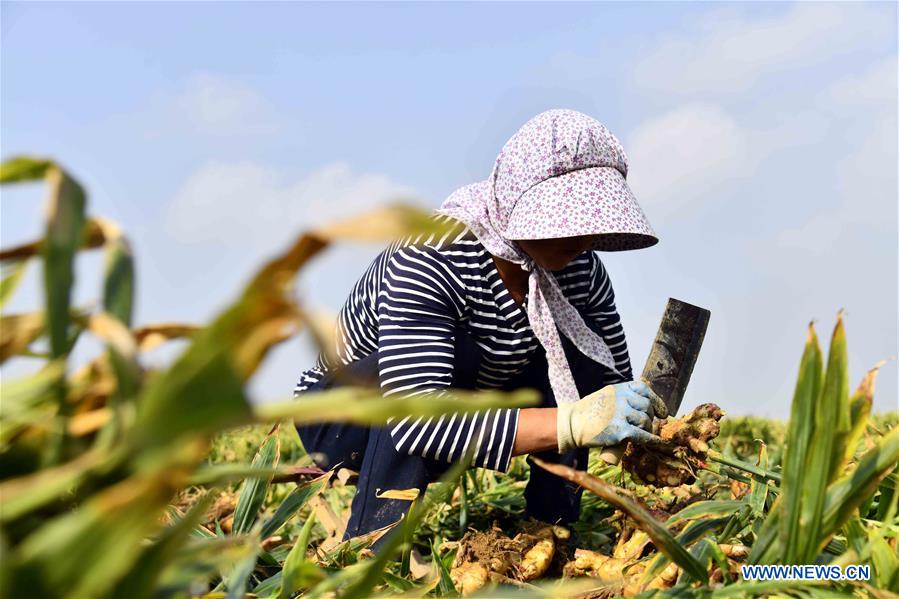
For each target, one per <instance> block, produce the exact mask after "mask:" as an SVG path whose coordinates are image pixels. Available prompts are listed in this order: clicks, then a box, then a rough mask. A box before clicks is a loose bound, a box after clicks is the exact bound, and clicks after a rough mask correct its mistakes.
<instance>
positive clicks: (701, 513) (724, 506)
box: [665, 499, 746, 528]
mask: <svg viewBox="0 0 899 599" xmlns="http://www.w3.org/2000/svg"><path fill="white" fill-rule="evenodd" d="M744 505H746V502H745V501H743V500H740V499H712V500H706V501H697V502H695V503H691V504H690V505H688V506H687V507H685V508H684V509H682V510H680V511H679V512H677V513H676V514H674V515H673V516H671V517H670V518H668V520H667V521H666V522H665V525H666V526H668V527H669V528H670V527H672V526H674V525H675V524H677V523H679V522H684V521H686V520H698V519H701V518H716V517H719V516H727V515H730V514H733V513H734V512H736V511H737V510H739V509H740V508H742V507H743V506H744Z"/></svg>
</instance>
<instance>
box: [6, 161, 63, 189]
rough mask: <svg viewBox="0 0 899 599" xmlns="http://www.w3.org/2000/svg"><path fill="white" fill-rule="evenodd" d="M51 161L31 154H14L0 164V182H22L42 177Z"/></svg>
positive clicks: (51, 163) (51, 164)
mask: <svg viewBox="0 0 899 599" xmlns="http://www.w3.org/2000/svg"><path fill="white" fill-rule="evenodd" d="M52 166H53V161H51V160H47V159H46V158H34V157H32V156H16V157H15V158H10V159H9V160H7V161H5V162H4V163H3V164H0V183H3V184H6V183H22V182H26V181H37V180H38V179H43V178H44V177H45V176H46V174H47V170H48V169H50V168H51V167H52Z"/></svg>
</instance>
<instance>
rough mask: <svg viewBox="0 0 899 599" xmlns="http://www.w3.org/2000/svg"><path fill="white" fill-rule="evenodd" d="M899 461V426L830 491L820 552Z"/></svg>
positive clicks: (822, 522) (825, 505)
mask: <svg viewBox="0 0 899 599" xmlns="http://www.w3.org/2000/svg"><path fill="white" fill-rule="evenodd" d="M897 462H899V427H897V428H894V429H893V430H891V431H890V432H889V433H887V434H886V435H885V436H884V437H883V438H882V439H881V440H880V442H878V443H877V444H876V445H875V446H874V447H873V448H871V449H870V450H869V451H868V452H866V453H865V454H864V455H863V456H862V458H861V460H859V463H858V466H856V467H855V469H854V470H853V471H852V472H850V473H848V474H846V475H844V476H843V477H842V478H840V479H839V480H837V481H836V482H834V484H833V485H831V486H830V488H829V489H827V495H826V497H825V501H824V506H823V509H822V517H821V526H820V532H819V535H818V536H819V539H820V540H819V546H817V547H815V549H816V550H817V549H820V547H821V546H823V545H824V544H825V543H826V542H827V540H828V539H829V538H830V537H831V536H832V535H833V534H834V533H835V532H836V531H837V530H839V529H840V528H841V527H842V526H843V524H844V523H845V522H846V521H847V520H848V519H849V517H850V516H852V514H853V513H854V512H855V511H856V509H857V508H858V506H859V505H861V503H862V502H863V501H865V499H866V498H867V497H868V495H870V494H871V493H873V492H874V491H875V490H876V489H877V486H878V485H879V484H880V481H881V480H882V479H883V478H884V477H886V476H887V474H889V473H890V471H891V470H892V469H893V468H895V467H896V463H897Z"/></svg>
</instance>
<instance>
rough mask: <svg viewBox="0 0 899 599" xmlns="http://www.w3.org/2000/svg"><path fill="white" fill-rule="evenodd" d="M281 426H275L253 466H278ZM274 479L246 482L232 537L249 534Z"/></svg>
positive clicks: (268, 467) (254, 479)
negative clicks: (279, 431) (279, 430)
mask: <svg viewBox="0 0 899 599" xmlns="http://www.w3.org/2000/svg"><path fill="white" fill-rule="evenodd" d="M279 428H280V427H279V425H275V427H274V428H273V429H272V431H271V432H270V433H269V434H268V437H266V439H265V441H263V442H262V446H261V447H260V448H259V451H258V452H257V454H256V457H254V458H253V466H254V467H257V468H260V469H261V468H266V469H271V468H273V467H274V466H277V465H278V459H279V457H280V455H281V452H280V450H281V440H280V439H279V437H278V429H279ZM271 479H272V477H271V476H269V477H266V478H263V479H259V478H252V479H248V480H246V481H244V483H243V486H242V487H241V489H240V496H239V498H238V500H237V507H236V508H235V510H234V523H233V524H232V527H231V534H232V535H240V534H244V533H248V532H249V531H250V529H251V528H253V524H254V523H255V522H256V519H257V518H258V516H259V510H260V508H261V507H262V504H263V503H264V502H265V496H266V494H267V493H268V486H269V483H270V482H271Z"/></svg>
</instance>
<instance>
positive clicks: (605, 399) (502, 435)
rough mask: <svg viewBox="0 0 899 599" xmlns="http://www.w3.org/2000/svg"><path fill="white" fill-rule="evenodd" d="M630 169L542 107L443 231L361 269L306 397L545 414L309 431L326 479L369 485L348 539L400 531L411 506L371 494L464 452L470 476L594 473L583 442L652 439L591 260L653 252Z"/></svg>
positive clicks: (360, 489) (597, 129) (564, 495)
mask: <svg viewBox="0 0 899 599" xmlns="http://www.w3.org/2000/svg"><path fill="white" fill-rule="evenodd" d="M627 168H628V167H627V157H626V156H625V154H624V150H623V149H622V147H621V144H620V143H619V142H618V140H617V139H616V138H615V136H614V135H612V134H611V133H610V132H609V131H608V130H607V129H606V128H605V127H604V126H603V125H602V124H601V123H599V122H598V121H596V120H594V119H592V118H590V117H589V116H586V115H584V114H582V113H580V112H576V111H573V110H549V111H547V112H543V113H541V114H539V115H537V116H536V117H534V118H533V119H531V120H530V121H528V122H527V123H526V124H525V125H524V126H523V127H522V128H521V130H519V131H518V132H517V133H516V134H515V135H514V136H513V137H512V138H511V139H510V140H509V141H508V142H507V143H506V145H505V146H504V147H503V149H502V151H501V152H500V154H499V157H498V158H497V159H496V163H495V164H494V167H493V172H492V174H491V176H490V178H489V179H487V180H486V181H481V182H479V183H474V184H472V185H467V186H465V187H462V188H461V189H459V190H457V191H456V192H454V193H453V194H452V195H450V196H449V198H448V199H447V200H446V201H445V202H444V203H443V206H442V207H441V208H440V209H439V210H438V216H436V217H435V218H438V219H441V220H444V221H446V222H447V224H449V225H451V227H452V228H451V230H450V232H449V233H448V234H446V235H443V236H441V237H439V238H436V236H432V237H430V238H425V237H422V238H418V239H415V240H407V241H405V242H401V243H400V242H398V243H394V244H393V245H391V246H390V247H388V248H387V249H386V250H385V251H384V252H382V253H381V254H380V255H379V256H378V257H377V258H376V259H375V260H374V262H372V264H371V265H370V266H369V267H368V269H367V270H366V271H365V272H364V273H363V274H362V277H361V278H360V279H359V281H358V282H357V283H356V285H355V287H354V288H353V290H352V292H351V293H350V296H349V298H348V299H347V300H346V303H345V304H344V307H343V309H342V310H341V312H340V315H339V317H338V323H337V333H338V334H337V347H336V348H335V349H336V352H335V353H334V356H336V360H338V361H339V363H338V364H334V363H329V359H328V358H327V357H326V356H325V355H324V354H323V355H321V356H319V359H318V361H317V363H316V365H315V367H313V368H311V369H309V370H307V371H305V372H303V373H302V375H301V376H300V378H299V381H298V382H297V385H296V388H295V395H297V396H302V394H303V393H309V392H312V391H314V390H321V389H326V388H328V387H331V386H333V385H336V384H346V383H347V382H348V381H349V382H351V383H352V384H356V385H358V384H364V383H369V384H376V385H380V389H381V391H382V393H383V394H384V395H385V396H389V397H400V396H404V395H410V394H412V395H414V394H422V393H437V394H439V393H441V392H444V391H445V390H446V389H447V388H450V387H456V388H464V389H502V390H512V389H520V388H536V389H537V390H539V391H540V392H541V395H542V398H543V403H542V405H541V407H535V408H523V409H519V408H504V409H490V410H485V411H482V412H479V413H474V414H472V413H469V414H467V415H461V414H455V413H449V414H445V415H442V416H439V417H431V418H411V417H407V418H402V419H392V420H389V421H388V423H387V425H386V426H385V427H383V428H378V427H374V428H369V427H362V426H356V425H349V424H317V425H308V426H305V425H304V426H298V427H297V430H298V432H299V435H300V438H301V440H302V442H303V445H304V446H305V448H306V451H307V452H309V453H310V454H311V455H312V457H313V459H314V460H315V461H316V463H317V464H318V465H319V466H321V467H322V468H325V469H330V468H332V467H334V466H336V465H338V464H339V465H340V466H342V467H345V468H349V469H352V470H357V471H358V472H359V479H358V483H357V487H356V493H355V496H354V498H353V503H352V506H351V513H350V519H349V523H348V525H347V529H346V533H345V538H351V537H353V536H357V535H361V534H364V533H367V532H371V531H373V530H376V529H379V528H381V527H384V526H386V525H389V524H392V523H393V522H396V521H397V520H398V519H400V518H401V517H402V515H403V514H404V513H405V511H406V510H407V509H408V507H409V502H408V501H402V500H397V499H381V498H378V497H377V495H378V494H379V493H381V492H383V491H386V490H389V489H411V488H417V489H419V490H420V491H424V489H425V487H426V486H427V485H428V483H429V482H432V481H434V480H436V479H437V478H438V477H439V476H440V474H441V473H443V472H444V471H445V470H447V469H448V468H449V466H450V465H451V464H452V463H453V462H455V461H457V460H459V459H460V458H461V457H462V456H464V455H465V454H466V450H468V449H469V448H470V447H471V448H473V450H474V458H473V460H474V462H473V463H474V465H475V466H478V467H481V468H489V469H492V470H497V471H500V472H505V471H507V470H508V468H509V462H510V460H511V458H512V457H513V456H517V455H523V454H533V455H536V456H538V457H540V458H541V459H543V460H545V461H548V462H557V463H562V464H566V465H569V466H571V467H573V468H578V469H582V470H583V469H586V467H587V454H588V449H589V448H590V447H603V446H610V445H616V444H618V443H621V442H622V441H625V440H628V439H631V440H636V441H646V440H648V439H651V438H652V435H651V434H650V433H649V432H647V430H648V429H649V428H650V424H651V422H652V418H653V406H654V404H655V406H656V409H657V410H659V411H661V409H663V408H660V407H658V404H659V403H660V402H659V401H658V398H656V397H654V396H653V394H652V392H651V391H650V390H649V389H648V387H646V385H645V384H642V383H634V382H629V381H631V380H632V378H633V376H632V372H631V365H630V359H629V357H628V351H627V344H626V342H625V336H624V331H623V329H622V326H621V323H620V321H619V317H618V313H617V311H616V308H615V295H614V293H613V290H612V284H611V282H610V280H609V277H608V274H607V272H606V270H605V268H604V267H603V264H602V262H601V261H600V259H599V257H598V256H597V254H595V253H594V250H603V251H619V250H633V249H639V248H645V247H648V246H651V245H653V244H655V243H657V242H658V239H657V238H656V236H655V234H654V233H653V230H652V229H651V228H650V226H649V223H648V222H647V220H646V217H645V216H644V214H643V212H642V210H641V209H640V207H639V206H638V204H637V202H636V200H635V199H634V196H633V194H632V193H631V190H630V189H629V187H628V185H627V183H626V182H625V176H626V175H627ZM338 370H339V371H340V377H339V380H338V377H337V376H336V373H337V371H338ZM524 495H525V499H526V503H527V511H526V516H530V517H534V518H536V519H538V520H542V521H545V522H558V523H563V524H567V523H570V522H573V521H576V520H577V519H578V514H579V508H580V491H579V489H577V488H576V487H575V486H574V485H572V484H570V483H567V482H566V481H563V480H562V479H561V478H558V477H556V476H555V475H552V474H550V473H548V472H546V471H544V470H542V469H541V468H538V467H536V466H534V467H532V468H531V473H530V480H529V481H528V484H527V487H526V489H525V492H524Z"/></svg>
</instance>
